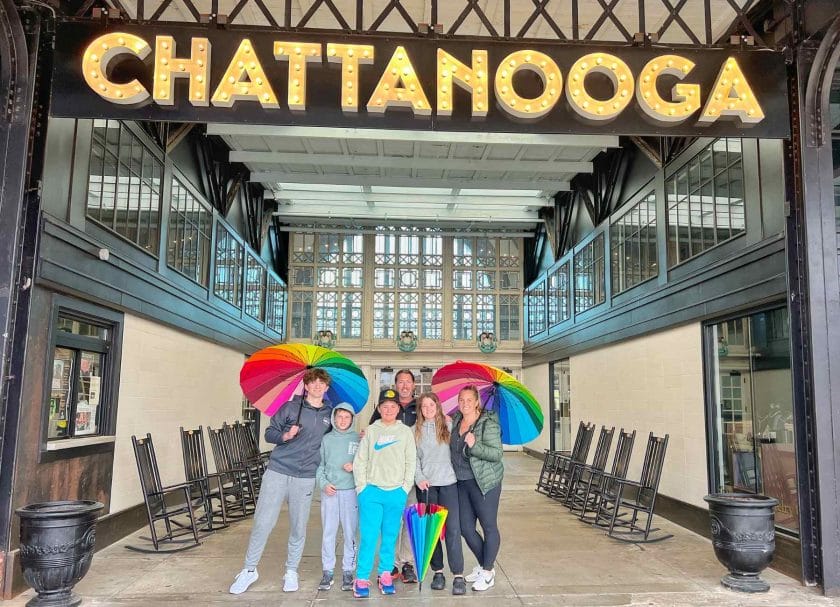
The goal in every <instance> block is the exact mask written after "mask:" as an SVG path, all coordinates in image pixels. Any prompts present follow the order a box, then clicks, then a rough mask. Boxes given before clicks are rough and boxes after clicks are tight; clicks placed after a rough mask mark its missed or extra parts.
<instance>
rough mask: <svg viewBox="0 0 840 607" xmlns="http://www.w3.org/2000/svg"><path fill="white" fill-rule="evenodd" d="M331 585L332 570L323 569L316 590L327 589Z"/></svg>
mask: <svg viewBox="0 0 840 607" xmlns="http://www.w3.org/2000/svg"><path fill="white" fill-rule="evenodd" d="M332 585H333V572H332V571H324V575H322V576H321V581H320V582H319V583H318V590H329V589H330V588H332Z"/></svg>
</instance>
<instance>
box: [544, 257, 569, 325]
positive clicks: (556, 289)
mask: <svg viewBox="0 0 840 607" xmlns="http://www.w3.org/2000/svg"><path fill="white" fill-rule="evenodd" d="M547 287H548V326H549V327H553V326H555V325H559V324H560V323H561V322H563V321H565V320H568V319H569V318H570V317H571V312H572V310H571V297H570V293H569V287H570V283H569V262H566V263H564V264H563V265H561V266H560V267H559V268H557V269H556V270H554V271H553V272H552V273H551V274H549V276H548V285H547Z"/></svg>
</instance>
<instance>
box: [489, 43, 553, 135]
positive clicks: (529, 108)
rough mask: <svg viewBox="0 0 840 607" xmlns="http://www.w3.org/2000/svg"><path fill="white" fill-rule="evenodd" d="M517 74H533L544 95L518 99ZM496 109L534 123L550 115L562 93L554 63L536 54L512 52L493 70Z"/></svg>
mask: <svg viewBox="0 0 840 607" xmlns="http://www.w3.org/2000/svg"><path fill="white" fill-rule="evenodd" d="M519 70H528V71H530V72H534V73H535V74H537V76H539V77H540V80H542V83H543V92H542V93H541V94H540V95H538V96H537V97H534V98H531V99H529V98H527V97H522V96H520V95H519V94H518V93H517V92H516V91H515V90H514V88H513V76H514V74H516V72H518V71H519ZM494 88H495V90H496V97H497V98H498V101H499V106H500V107H501V108H502V109H503V110H504V111H505V112H507V113H508V114H510V115H511V116H516V117H517V118H524V119H526V120H534V119H536V118H541V117H542V116H545V115H546V114H547V113H549V112H550V111H551V109H552V108H553V107H554V106H555V105H557V102H558V101H559V100H560V93H561V92H562V91H563V75H562V74H561V73H560V68H559V67H557V64H556V63H555V62H554V60H553V59H552V58H551V57H549V56H548V55H545V54H543V53H541V52H539V51H529V50H524V51H514V52H513V53H511V54H510V55H508V56H507V57H505V58H504V59H503V60H502V62H501V63H500V64H499V67H498V68H497V69H496V78H495V82H494Z"/></svg>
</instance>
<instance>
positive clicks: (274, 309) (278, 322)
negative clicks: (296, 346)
mask: <svg viewBox="0 0 840 607" xmlns="http://www.w3.org/2000/svg"><path fill="white" fill-rule="evenodd" d="M267 276H268V297H267V301H266V314H265V323H266V325H268V328H269V329H272V330H274V331H276V332H277V333H279V334H280V335H282V336H285V334H286V317H285V312H286V285H284V284H283V283H282V282H281V281H279V280H278V279H277V278H275V277H274V276H272V275H271V274H268V275H267Z"/></svg>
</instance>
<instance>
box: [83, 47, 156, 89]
mask: <svg viewBox="0 0 840 607" xmlns="http://www.w3.org/2000/svg"><path fill="white" fill-rule="evenodd" d="M151 52H152V48H151V47H150V46H149V43H148V42H146V41H145V40H143V39H142V38H140V37H139V36H135V35H134V34H123V33H118V32H115V33H113V34H104V35H103V36H99V37H98V38H96V39H95V40H94V41H93V42H91V43H90V45H88V47H87V48H86V49H85V54H84V56H83V58H82V72H83V73H84V75H85V82H87V84H88V86H89V87H90V88H91V89H93V90H94V91H96V92H97V93H98V94H99V96H101V97H102V98H104V99H106V100H107V101H110V102H111V103H118V104H121V105H124V104H130V103H140V102H141V101H146V99H148V98H149V91H147V90H146V87H144V86H143V85H142V84H140V82H139V81H138V80H136V79H135V80H132V81H131V82H129V83H127V84H120V83H116V82H111V81H110V80H108V76H107V73H108V64H109V63H110V62H111V60H113V59H114V57H117V56H119V55H134V56H136V57H139V58H140V59H141V60H142V59H145V58H146V57H148V56H149V53H151Z"/></svg>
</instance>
